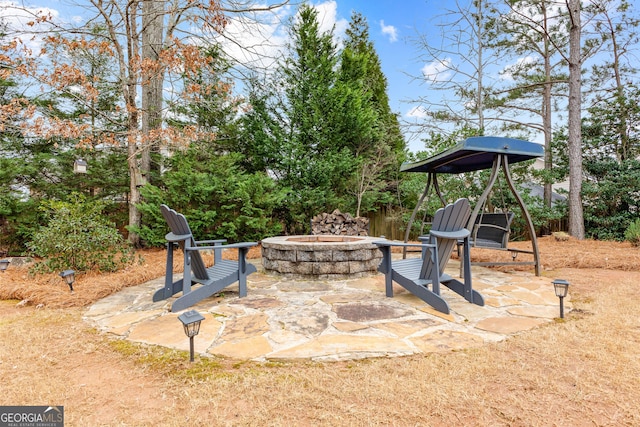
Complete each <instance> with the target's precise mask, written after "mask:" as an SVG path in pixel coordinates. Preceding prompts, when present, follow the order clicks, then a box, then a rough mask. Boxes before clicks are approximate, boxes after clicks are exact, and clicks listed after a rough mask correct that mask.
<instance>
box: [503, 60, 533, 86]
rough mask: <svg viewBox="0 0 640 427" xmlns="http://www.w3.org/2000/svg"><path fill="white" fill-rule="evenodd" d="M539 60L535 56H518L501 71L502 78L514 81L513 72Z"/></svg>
mask: <svg viewBox="0 0 640 427" xmlns="http://www.w3.org/2000/svg"><path fill="white" fill-rule="evenodd" d="M536 62H537V60H536V58H534V57H533V56H524V57H522V58H518V59H517V60H516V62H515V63H514V64H511V65H507V66H505V67H504V68H503V69H502V71H501V72H500V78H501V79H502V80H506V81H513V73H514V71H517V70H519V69H521V68H524V67H528V66H530V65H533V64H535V63H536Z"/></svg>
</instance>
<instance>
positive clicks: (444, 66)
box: [422, 58, 452, 82]
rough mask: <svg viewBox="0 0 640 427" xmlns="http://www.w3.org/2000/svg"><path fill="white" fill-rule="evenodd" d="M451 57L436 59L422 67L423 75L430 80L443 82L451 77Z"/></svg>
mask: <svg viewBox="0 0 640 427" xmlns="http://www.w3.org/2000/svg"><path fill="white" fill-rule="evenodd" d="M451 62H452V61H451V58H445V59H442V60H436V61H433V62H430V63H429V64H425V66H424V67H422V75H423V76H424V78H425V79H426V80H428V81H430V82H441V81H445V80H447V79H448V78H449V77H451V71H450V70H451Z"/></svg>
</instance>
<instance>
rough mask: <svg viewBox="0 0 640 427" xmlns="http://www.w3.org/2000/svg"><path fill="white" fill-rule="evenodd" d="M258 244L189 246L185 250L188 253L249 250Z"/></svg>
mask: <svg viewBox="0 0 640 427" xmlns="http://www.w3.org/2000/svg"><path fill="white" fill-rule="evenodd" d="M257 245H258V242H242V243H230V244H228V245H214V246H189V247H187V248H185V249H186V250H190V251H207V250H215V249H234V248H238V249H242V248H250V247H252V246H257Z"/></svg>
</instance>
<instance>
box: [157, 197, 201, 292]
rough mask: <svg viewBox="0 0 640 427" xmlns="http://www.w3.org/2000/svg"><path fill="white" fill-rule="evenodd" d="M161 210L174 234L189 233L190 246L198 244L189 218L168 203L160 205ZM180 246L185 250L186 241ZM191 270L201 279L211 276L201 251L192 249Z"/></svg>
mask: <svg viewBox="0 0 640 427" xmlns="http://www.w3.org/2000/svg"><path fill="white" fill-rule="evenodd" d="M160 212H162V216H163V217H164V219H165V221H167V224H168V225H169V229H170V230H171V232H172V233H173V234H176V235H189V236H191V237H190V242H189V245H190V246H196V241H195V239H194V238H193V233H192V232H191V228H190V227H189V223H188V222H187V218H186V217H185V216H184V215H182V214H180V213H177V212H176V211H174V210H173V209H171V208H170V207H169V206H167V205H160ZM180 247H181V248H182V249H183V250H184V243H181V244H180ZM190 256H191V271H192V272H193V276H194V277H195V278H196V279H199V280H207V279H208V278H209V274H208V273H207V267H206V266H205V264H204V260H203V259H202V257H201V256H200V252H199V251H191V252H190Z"/></svg>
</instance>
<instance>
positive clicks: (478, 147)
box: [400, 136, 544, 174]
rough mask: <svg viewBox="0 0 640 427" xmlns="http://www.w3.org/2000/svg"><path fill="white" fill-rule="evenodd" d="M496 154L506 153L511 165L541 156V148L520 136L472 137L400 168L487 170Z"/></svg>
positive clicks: (439, 171) (416, 169)
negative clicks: (514, 137)
mask: <svg viewBox="0 0 640 427" xmlns="http://www.w3.org/2000/svg"><path fill="white" fill-rule="evenodd" d="M496 154H503V155H506V156H507V159H508V162H509V164H513V163H518V162H523V161H526V160H531V159H534V158H536V157H542V156H544V147H543V146H542V145H540V144H536V143H535V142H529V141H524V140H521V139H513V138H504V137H498V136H475V137H472V138H467V139H465V140H464V141H462V142H459V143H458V144H456V145H455V146H453V147H451V148H450V149H448V150H445V151H443V152H441V153H439V154H436V155H435V156H432V157H429V158H428V159H425V160H421V161H419V162H414V163H404V164H403V165H402V166H401V167H400V171H401V172H432V173H450V174H458V173H463V172H471V171H477V170H483V169H491V167H492V165H493V161H494V159H495V156H496Z"/></svg>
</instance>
